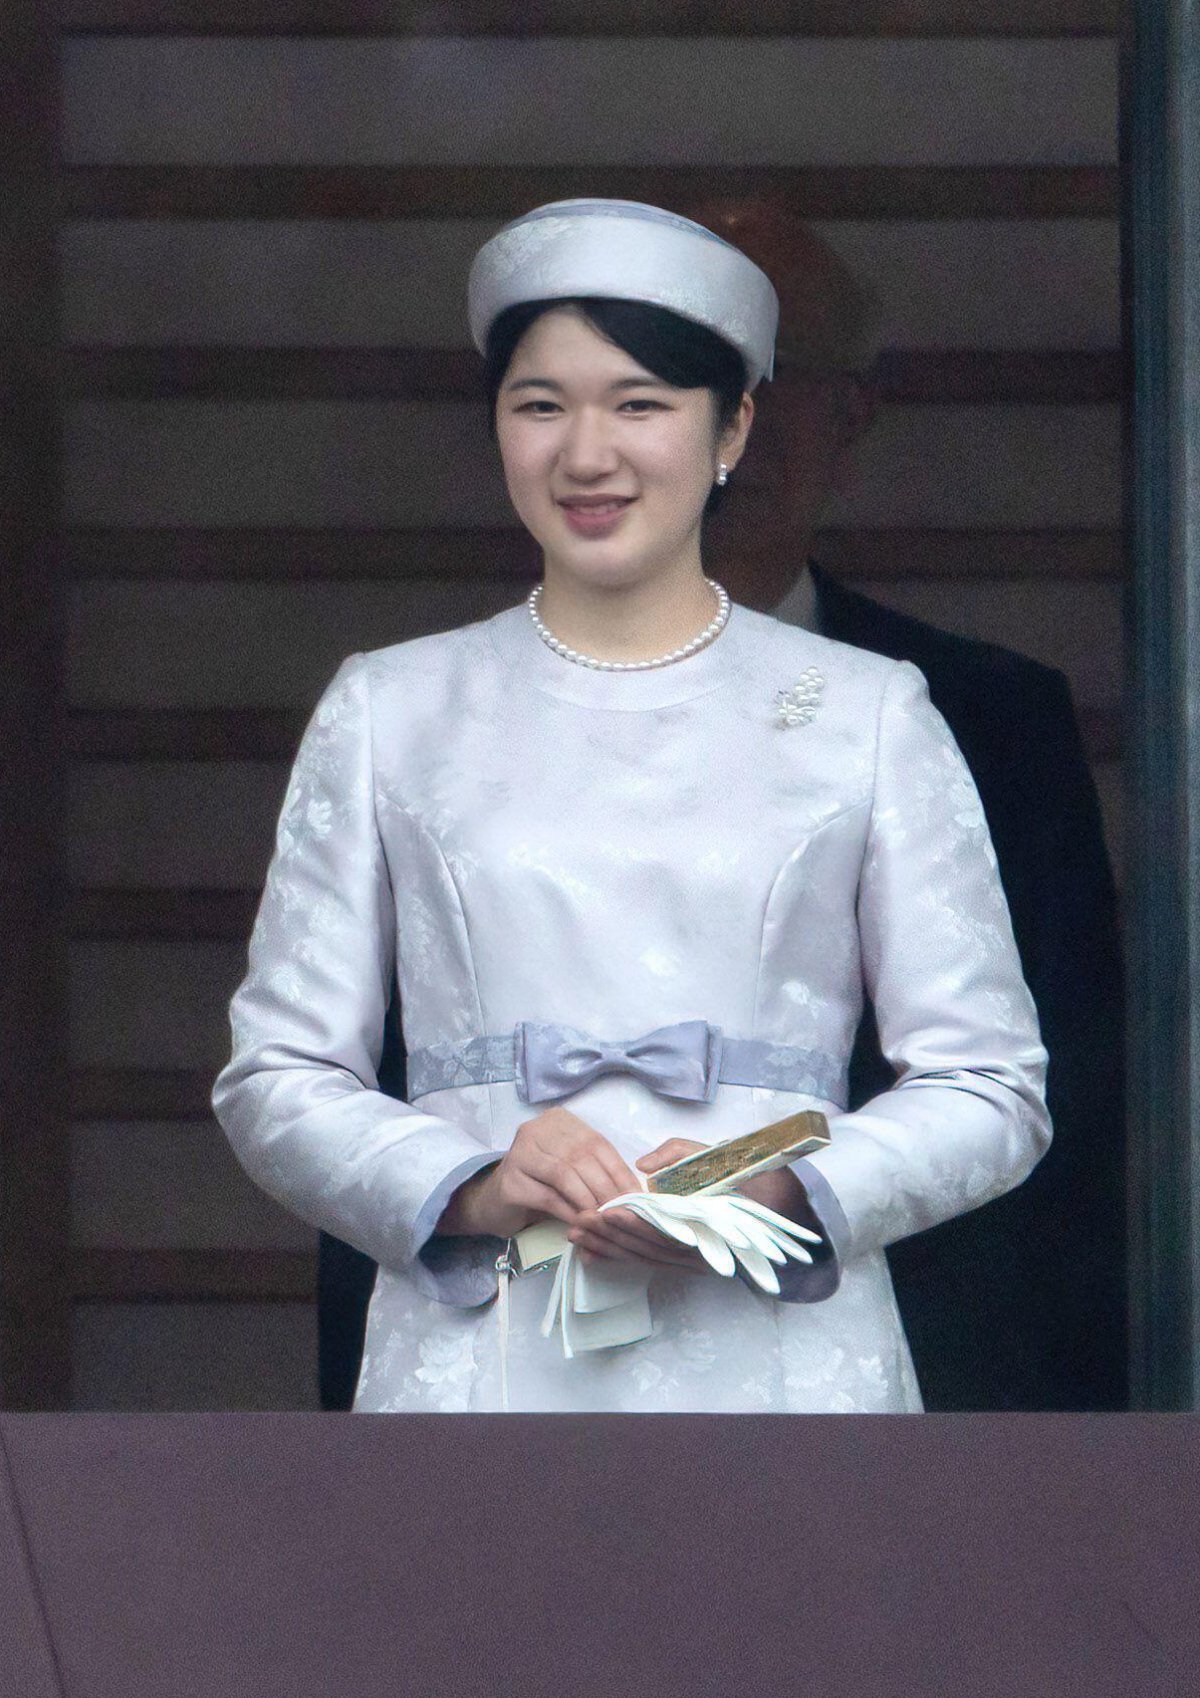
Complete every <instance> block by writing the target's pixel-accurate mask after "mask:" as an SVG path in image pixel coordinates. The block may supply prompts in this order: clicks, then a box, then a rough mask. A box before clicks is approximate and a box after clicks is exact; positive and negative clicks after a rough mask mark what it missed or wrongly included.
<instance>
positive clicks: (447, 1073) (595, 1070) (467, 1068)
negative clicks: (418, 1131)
mask: <svg viewBox="0 0 1200 1698" xmlns="http://www.w3.org/2000/svg"><path fill="white" fill-rule="evenodd" d="M605 1073H628V1074H631V1075H632V1076H633V1077H634V1078H635V1079H640V1080H641V1082H642V1083H643V1084H644V1085H647V1086H649V1088H650V1089H651V1090H654V1091H657V1092H658V1093H659V1094H660V1095H661V1096H665V1097H675V1098H678V1099H680V1100H681V1101H684V1102H712V1101H713V1099H714V1098H715V1096H716V1094H717V1086H718V1084H724V1085H759V1086H765V1087H766V1088H768V1089H770V1090H776V1091H792V1092H796V1093H798V1094H801V1095H804V1096H812V1097H816V1098H818V1099H819V1100H820V1101H822V1102H832V1103H838V1104H841V1103H843V1102H844V1100H845V1092H846V1068H845V1065H844V1063H840V1062H839V1061H838V1060H837V1059H836V1058H835V1057H834V1056H832V1055H829V1054H828V1053H826V1052H825V1051H823V1050H811V1049H799V1048H797V1047H796V1046H795V1045H794V1044H779V1043H774V1042H772V1041H771V1040H770V1039H769V1038H731V1037H727V1036H726V1035H725V1033H724V1032H722V1030H721V1028H720V1026H714V1025H713V1024H712V1023H711V1022H710V1021H708V1020H679V1021H676V1022H675V1023H674V1024H673V1025H670V1026H657V1027H655V1029H654V1030H653V1031H652V1032H645V1033H643V1034H642V1036H641V1037H637V1038H597V1037H595V1036H594V1035H593V1034H592V1033H590V1032H584V1031H581V1030H580V1028H579V1027H577V1026H564V1025H559V1024H556V1023H554V1022H547V1021H539V1020H519V1021H518V1022H517V1025H516V1027H515V1029H514V1030H513V1032H512V1033H507V1032H505V1033H499V1034H495V1035H488V1036H484V1037H478V1038H468V1039H466V1040H465V1041H463V1042H460V1043H440V1044H429V1045H427V1046H425V1047H424V1048H421V1049H414V1050H412V1051H411V1052H410V1053H409V1055H408V1061H407V1079H408V1098H409V1100H410V1101H413V1100H415V1099H416V1098H417V1097H423V1096H426V1095H427V1094H428V1093H429V1092H430V1091H445V1090H452V1089H454V1088H456V1087H458V1086H462V1085H499V1084H507V1083H510V1082H515V1084H516V1088H517V1095H518V1097H519V1098H520V1099H521V1101H522V1102H525V1103H539V1102H547V1101H549V1100H550V1099H552V1098H554V1097H563V1096H569V1095H571V1093H572V1092H574V1091H579V1090H582V1089H583V1087H584V1086H585V1085H589V1084H590V1083H591V1082H592V1080H593V1079H597V1078H599V1077H600V1076H601V1075H602V1074H605Z"/></svg>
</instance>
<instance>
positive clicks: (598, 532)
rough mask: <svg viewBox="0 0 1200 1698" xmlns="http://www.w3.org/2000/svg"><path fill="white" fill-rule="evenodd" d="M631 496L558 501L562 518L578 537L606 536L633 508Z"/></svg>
mask: <svg viewBox="0 0 1200 1698" xmlns="http://www.w3.org/2000/svg"><path fill="white" fill-rule="evenodd" d="M634 499H635V498H634V497H633V496H601V497H596V496H592V497H589V498H588V499H587V500H570V499H568V500H566V501H560V502H559V506H560V507H561V508H562V512H563V517H564V518H565V519H566V521H567V524H568V525H569V526H570V528H571V529H572V530H573V531H575V532H576V533H577V534H578V535H579V536H591V537H598V536H607V535H608V534H609V533H610V532H611V531H614V530H616V528H617V526H618V525H619V524H620V523H621V520H622V519H623V518H624V516H625V514H626V513H627V512H628V511H629V509H630V507H632V506H633V502H634Z"/></svg>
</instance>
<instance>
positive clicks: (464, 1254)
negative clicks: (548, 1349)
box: [412, 1150, 504, 1309]
mask: <svg viewBox="0 0 1200 1698" xmlns="http://www.w3.org/2000/svg"><path fill="white" fill-rule="evenodd" d="M499 1160H500V1156H499V1155H498V1154H497V1153H496V1151H494V1150H481V1151H480V1152H479V1154H478V1155H472V1156H468V1157H467V1159H466V1160H465V1161H462V1162H459V1164H458V1166H457V1167H455V1168H452V1169H451V1170H450V1172H449V1173H447V1174H446V1175H445V1177H444V1178H442V1179H440V1180H439V1181H438V1183H437V1184H436V1185H435V1186H434V1188H433V1190H432V1191H431V1192H430V1193H429V1195H428V1197H426V1199H425V1201H424V1202H423V1203H422V1204H421V1207H420V1209H419V1210H418V1211H417V1218H416V1222H415V1224H414V1227H413V1242H414V1243H415V1244H416V1245H417V1246H418V1249H417V1253H416V1256H415V1258H414V1260H413V1265H412V1271H413V1278H414V1280H415V1281H416V1284H417V1288H418V1290H420V1291H421V1292H422V1293H423V1295H424V1296H426V1297H432V1298H433V1299H434V1301H435V1302H436V1303H448V1304H450V1305H451V1306H452V1307H453V1308H458V1309H474V1308H478V1307H479V1305H480V1304H482V1303H486V1302H488V1301H489V1299H490V1298H492V1297H494V1296H495V1295H496V1257H497V1256H498V1255H499V1254H500V1251H501V1250H502V1249H503V1247H504V1240H503V1239H502V1238H496V1237H494V1236H493V1235H492V1234H491V1233H481V1234H478V1235H476V1236H474V1237H467V1236H463V1237H450V1236H449V1235H446V1234H442V1233H436V1232H435V1231H434V1228H435V1227H436V1225H437V1223H438V1221H439V1220H440V1219H441V1216H442V1213H443V1211H444V1209H445V1208H446V1205H447V1204H448V1203H449V1201H450V1198H451V1197H452V1196H453V1195H454V1193H455V1191H457V1190H458V1188H459V1186H460V1185H464V1184H465V1183H466V1181H467V1180H468V1179H471V1178H473V1177H474V1175H475V1174H477V1173H480V1172H482V1170H483V1169H484V1168H485V1167H492V1166H494V1165H495V1163H496V1162H498V1161H499Z"/></svg>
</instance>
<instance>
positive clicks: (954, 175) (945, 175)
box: [62, 165, 1119, 219]
mask: <svg viewBox="0 0 1200 1698" xmlns="http://www.w3.org/2000/svg"><path fill="white" fill-rule="evenodd" d="M772 193H774V194H779V195H782V196H785V197H786V199H787V202H788V204H789V206H790V207H791V209H792V210H793V211H794V212H795V213H796V214H797V215H798V216H799V217H801V218H1111V217H1114V216H1115V215H1116V213H1117V208H1118V197H1119V179H1118V171H1117V168H1116V167H1115V166H1110V165H1081V166H1046V167H1036V166H1034V167H1015V166H1014V167H1006V166H992V167H983V168H958V169H955V168H946V167H932V166H891V167H889V166H846V167H830V168H811V169H805V168H792V167H769V166H753V167H714V166H697V167H686V166H653V165H648V166H570V167H566V166H564V167H557V168H556V167H545V168H533V167H530V168H526V167H496V168H493V169H487V168H481V167H466V166H423V167H420V168H417V167H405V166H397V167H390V166H360V167H356V168H351V167H339V168H336V169H326V168H322V167H311V168H306V167H302V166H247V167H244V168H238V167H235V166H229V167H222V166H190V167H189V166H128V167H126V166H95V167H90V168H77V169H74V170H69V171H66V172H65V173H64V177H63V186H62V211H63V214H64V216H68V217H74V218H82V217H104V218H230V217H235V218H366V219H373V218H430V217H441V218H446V217H460V218H463V217H467V218H515V217H517V216H519V215H520V214H521V213H523V212H527V211H528V210H529V208H530V207H531V206H540V205H542V204H543V203H544V202H546V201H552V200H566V199H570V198H571V197H572V196H576V195H599V196H611V197H614V198H617V199H624V200H641V201H649V202H651V203H652V204H653V205H658V206H664V205H665V206H671V207H674V208H677V209H678V210H679V211H681V212H684V213H687V212H688V210H689V208H691V207H696V208H697V209H698V207H699V205H700V203H701V202H702V201H703V200H704V199H706V198H707V197H708V196H709V195H710V194H729V195H745V196H749V195H756V194H772Z"/></svg>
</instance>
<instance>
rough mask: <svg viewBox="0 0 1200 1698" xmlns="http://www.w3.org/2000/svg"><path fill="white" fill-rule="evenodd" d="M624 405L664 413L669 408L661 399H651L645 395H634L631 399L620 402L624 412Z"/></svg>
mask: <svg viewBox="0 0 1200 1698" xmlns="http://www.w3.org/2000/svg"><path fill="white" fill-rule="evenodd" d="M626 407H644V408H646V409H647V410H648V411H650V410H653V411H656V412H660V413H665V412H668V411H669V410H670V409H669V408H667V407H665V406H664V405H663V403H662V402H661V401H651V400H650V399H649V397H645V396H634V397H633V398H632V399H631V400H629V401H624V402H622V405H621V410H622V412H624V410H625V408H626ZM635 416H636V415H635Z"/></svg>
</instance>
